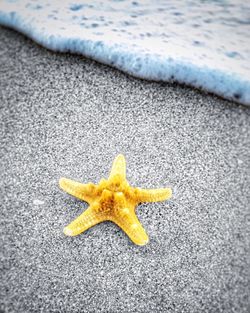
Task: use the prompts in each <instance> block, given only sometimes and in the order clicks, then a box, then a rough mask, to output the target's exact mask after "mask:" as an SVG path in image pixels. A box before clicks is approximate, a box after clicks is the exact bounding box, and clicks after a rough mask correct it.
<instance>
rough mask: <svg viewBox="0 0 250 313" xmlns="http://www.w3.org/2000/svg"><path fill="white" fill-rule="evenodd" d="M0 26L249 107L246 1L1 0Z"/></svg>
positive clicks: (248, 13)
mask: <svg viewBox="0 0 250 313" xmlns="http://www.w3.org/2000/svg"><path fill="white" fill-rule="evenodd" d="M0 24H2V25H5V26H8V27H12V28H14V29H16V30H18V31H21V32H22V33H24V34H26V35H27V36H29V37H30V38H32V39H33V40H35V41H36V42H38V43H40V44H41V45H43V46H45V47H47V48H49V49H52V50H56V51H62V52H72V53H79V54H82V55H84V56H87V57H91V58H93V59H95V60H97V61H100V62H103V63H106V64H109V65H111V66H114V67H116V68H118V69H120V70H122V71H124V72H126V73H129V74H131V75H133V76H136V77H140V78H144V79H149V80H156V81H177V82H180V83H184V84H187V85H191V86H194V87H197V88H202V89H204V90H207V91H209V92H213V93H215V94H217V95H220V96H222V97H224V98H226V99H230V100H234V101H236V102H239V103H243V104H246V105H250V4H247V1H245V0H235V1H233V0H227V1H226V0H217V1H216V0H211V1H205V0H203V1H202V0H200V1H178V0H169V1H166V0H165V1H160V0H159V1H151V0H149V1H148V0H142V1H122V0H116V1H115V0H113V1H107V0H106V1H93V0H92V1H83V0H81V1H80V0H75V1H70V0H54V1H53V0H51V1H48V0H47V1H46V0H38V1H35V0H33V1H32V0H29V1H27V0H1V1H0Z"/></svg>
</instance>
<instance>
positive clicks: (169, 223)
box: [0, 27, 250, 313]
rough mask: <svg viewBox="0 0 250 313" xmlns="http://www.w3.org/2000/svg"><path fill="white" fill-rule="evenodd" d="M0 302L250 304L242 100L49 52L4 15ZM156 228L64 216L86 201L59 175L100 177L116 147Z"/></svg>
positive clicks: (139, 306) (145, 216)
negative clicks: (140, 238)
mask: <svg viewBox="0 0 250 313" xmlns="http://www.w3.org/2000/svg"><path fill="white" fill-rule="evenodd" d="M0 134H1V135H0V159H1V162H0V190H1V191H0V193H1V202H0V311H1V312H124V313H125V312H126V313H127V312H192V313H195V312H197V313H198V312H216V313H218V312H225V313H230V312H237V313H243V312H249V310H250V293H249V286H250V207H249V201H250V193H249V185H250V175H249V172H250V156H249V153H250V110H249V108H247V107H244V106H242V105H237V104H234V103H232V102H229V101H226V100H223V99H220V98H218V97H216V96H213V95H209V94H206V93H205V92H201V91H198V90H195V89H192V88H188V87H184V86H179V85H171V84H166V83H164V84H161V83H155V82H148V81H143V80H139V79H136V78H133V77H130V76H127V75H125V74H123V73H121V72H119V71H118V70H115V69H112V68H110V67H108V66H106V65H103V64H99V63H97V62H94V61H92V60H88V59H85V58H83V57H82V56H77V55H70V54H60V53H54V52H51V51H48V50H46V49H44V48H43V47H41V46H39V45H37V44H36V43H34V42H32V41H31V40H30V39H27V38H26V37H24V36H23V35H22V34H19V33H17V32H15V31H12V30H10V29H7V28H3V27H0ZM119 153H123V154H124V155H125V157H126V160H127V178H128V181H129V182H130V184H131V185H133V186H139V187H143V188H158V187H163V186H166V187H168V186H170V187H172V189H173V197H172V199H171V200H169V201H166V202H161V203H146V204H142V205H140V206H139V207H138V209H137V215H138V217H139V219H140V221H141V222H142V224H143V225H144V227H145V229H146V230H147V233H148V235H149V237H150V242H149V244H148V245H146V246H144V247H138V246H136V245H134V244H133V243H132V242H131V241H130V240H129V238H128V237H127V236H126V235H125V234H124V233H123V232H122V231H121V230H120V229H119V228H118V227H117V226H116V225H114V224H112V223H110V222H106V223H102V224H99V225H97V226H95V227H93V228H91V229H90V230H88V231H86V232H85V233H83V234H81V235H79V236H77V237H72V238H71V237H66V236H65V235H64V234H63V228H64V226H66V225H67V224H68V223H69V222H71V221H72V220H73V219H74V218H75V217H77V216H78V215H79V214H80V213H81V212H82V211H83V210H84V209H86V208H87V204H86V203H83V202H80V201H78V200H77V199H75V198H73V197H71V196H69V195H67V194H66V193H64V192H62V191H61V190H60V189H59V187H58V181H59V178H60V177H61V176H64V177H68V178H71V179H74V180H78V181H81V182H89V181H91V182H94V183H97V182H98V181H99V180H100V179H101V178H102V177H107V175H108V173H109V170H110V167H111V164H112V161H113V159H114V157H115V156H116V155H118V154H119Z"/></svg>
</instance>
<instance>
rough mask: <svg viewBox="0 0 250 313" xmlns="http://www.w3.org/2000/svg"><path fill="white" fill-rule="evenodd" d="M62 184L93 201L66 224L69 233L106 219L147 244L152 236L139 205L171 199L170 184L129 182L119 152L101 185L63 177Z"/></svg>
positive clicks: (77, 233) (76, 232) (81, 230)
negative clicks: (135, 184) (149, 186)
mask: <svg viewBox="0 0 250 313" xmlns="http://www.w3.org/2000/svg"><path fill="white" fill-rule="evenodd" d="M59 185H60V187H61V188H62V189H63V190H64V191H66V192H68V193H69V194H71V195H73V196H75V197H77V198H79V199H81V200H83V201H86V202H88V203H89V207H88V208H87V210H86V211H84V212H83V213H82V214H81V215H80V216H79V217H78V218H76V219H75V220H74V221H73V222H72V223H70V224H69V225H68V226H67V227H65V228H64V233H65V235H67V236H76V235H79V234H80V233H82V232H84V231H85V230H87V229H88V228H90V227H92V226H94V225H96V224H98V223H101V222H103V221H112V222H114V223H115V224H117V225H118V226H119V227H121V228H122V229H123V231H124V232H125V233H126V234H127V235H128V237H129V238H130V239H131V240H132V241H133V242H134V243H135V244H137V245H145V244H146V243H147V242H148V240H149V239H148V236H147V234H146V232H145V230H144V228H143V227H142V225H141V223H140V222H139V220H138V218H137V217H136V215H135V207H136V206H137V205H138V204H139V203H141V202H156V201H163V200H166V199H169V198H170V197H171V195H172V190H171V189H170V188H161V189H141V188H133V187H131V186H129V184H128V182H127V180H126V162H125V158H124V156H123V155H121V154H120V155H118V156H117V157H116V158H115V160H114V162H113V166H112V169H111V172H110V175H109V178H108V179H107V180H105V179H101V180H100V182H99V184H98V185H94V184H92V183H88V184H81V183H78V182H75V181H73V180H70V179H67V178H61V179H60V182H59Z"/></svg>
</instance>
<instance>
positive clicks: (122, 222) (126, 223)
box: [113, 208, 149, 246]
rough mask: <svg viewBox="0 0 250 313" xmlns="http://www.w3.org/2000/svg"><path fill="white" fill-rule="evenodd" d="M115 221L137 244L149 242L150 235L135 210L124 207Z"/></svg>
mask: <svg viewBox="0 0 250 313" xmlns="http://www.w3.org/2000/svg"><path fill="white" fill-rule="evenodd" d="M113 222H114V223H115V224H117V225H118V226H119V227H120V228H121V229H122V230H123V231H124V232H125V233H126V234H127V236H128V237H129V238H130V239H131V240H132V241H133V242H134V243H135V244H137V245H139V246H144V245H146V244H147V243H148V241H149V238H148V235H147V233H146V232H145V230H144V228H143V227H142V225H141V223H140V221H139V220H138V218H137V216H136V215H135V213H134V212H133V211H131V210H129V209H128V208H124V209H123V210H121V211H120V215H119V216H117V217H116V218H115V219H114V220H113Z"/></svg>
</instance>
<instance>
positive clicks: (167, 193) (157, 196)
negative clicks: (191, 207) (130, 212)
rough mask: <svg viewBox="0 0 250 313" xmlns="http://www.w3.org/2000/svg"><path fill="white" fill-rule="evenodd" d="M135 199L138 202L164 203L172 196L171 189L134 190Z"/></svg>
mask: <svg viewBox="0 0 250 313" xmlns="http://www.w3.org/2000/svg"><path fill="white" fill-rule="evenodd" d="M134 194H135V198H136V200H137V201H138V203H140V202H157V201H164V200H167V199H169V198H171V196H172V189H171V188H160V189H141V188H136V189H135V193H134Z"/></svg>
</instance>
